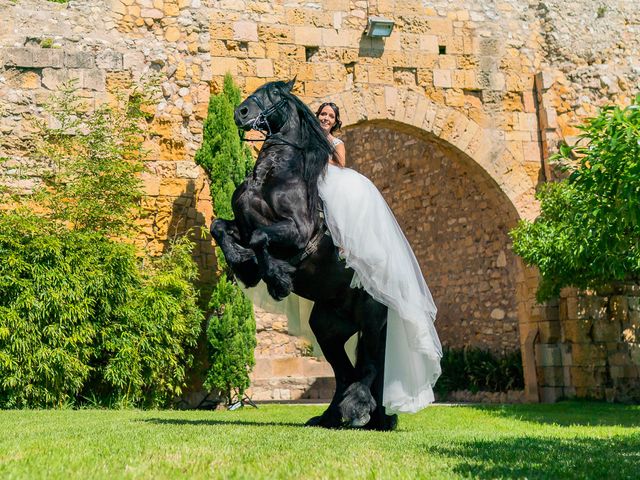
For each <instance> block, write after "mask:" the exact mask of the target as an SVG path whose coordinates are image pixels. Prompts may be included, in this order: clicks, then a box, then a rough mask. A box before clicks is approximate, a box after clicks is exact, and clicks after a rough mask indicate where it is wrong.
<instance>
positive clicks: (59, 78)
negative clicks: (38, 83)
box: [42, 68, 82, 90]
mask: <svg viewBox="0 0 640 480" xmlns="http://www.w3.org/2000/svg"><path fill="white" fill-rule="evenodd" d="M70 80H75V81H76V84H77V85H78V86H82V71H81V70H73V71H71V70H63V69H58V68H45V69H43V70H42V85H43V86H44V87H45V88H47V89H48V90H58V88H59V87H60V86H62V84H63V83H65V82H68V81H70Z"/></svg>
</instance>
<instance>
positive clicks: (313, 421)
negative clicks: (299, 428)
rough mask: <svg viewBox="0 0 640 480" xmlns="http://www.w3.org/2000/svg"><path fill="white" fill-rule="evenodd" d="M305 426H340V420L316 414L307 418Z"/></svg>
mask: <svg viewBox="0 0 640 480" xmlns="http://www.w3.org/2000/svg"><path fill="white" fill-rule="evenodd" d="M304 425H305V427H322V428H340V427H341V426H342V424H341V422H340V421H339V420H337V419H333V418H332V417H330V416H328V415H318V416H317V417H312V418H310V419H309V420H307V423H305V424H304Z"/></svg>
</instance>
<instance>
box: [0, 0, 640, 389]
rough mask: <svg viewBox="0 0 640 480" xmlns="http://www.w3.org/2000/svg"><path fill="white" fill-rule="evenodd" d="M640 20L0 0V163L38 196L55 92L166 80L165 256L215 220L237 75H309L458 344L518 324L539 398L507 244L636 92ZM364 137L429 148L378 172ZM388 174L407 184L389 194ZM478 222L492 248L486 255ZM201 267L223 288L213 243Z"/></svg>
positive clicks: (622, 15) (411, 4)
mask: <svg viewBox="0 0 640 480" xmlns="http://www.w3.org/2000/svg"><path fill="white" fill-rule="evenodd" d="M371 15H380V16H385V17H388V18H391V19H393V20H394V22H395V27H394V30H393V33H392V35H391V36H390V37H388V38H386V39H379V38H378V39H373V38H370V37H367V36H365V35H363V32H364V30H365V28H366V25H367V17H368V16H371ZM639 16H640V14H639V13H638V9H637V5H636V2H631V1H622V0H620V1H613V0H610V1H606V2H602V1H600V0H579V1H577V2H574V3H571V4H568V3H567V2H565V1H563V0H528V1H524V2H523V1H521V0H503V1H501V2H496V1H494V0H471V1H468V0H435V1H433V2H424V1H422V0H368V1H364V0H323V1H308V2H291V1H288V0H275V1H273V0H82V1H81V0H70V1H69V3H68V4H57V3H51V2H46V1H42V0H17V1H14V0H0V157H4V158H8V159H9V160H8V162H4V163H3V164H2V166H0V169H2V171H1V172H0V176H4V177H8V178H9V179H10V182H12V184H13V185H14V186H16V187H18V188H21V189H24V190H28V189H30V188H33V187H34V186H35V185H37V183H38V178H39V177H38V175H39V173H40V172H41V171H42V169H46V168H47V165H38V164H36V163H34V161H33V160H31V159H30V158H29V153H28V148H29V144H30V140H29V138H30V135H31V134H32V133H33V132H32V130H31V128H30V126H29V125H30V124H29V122H28V121H27V120H28V118H29V117H30V116H31V115H35V116H46V114H45V112H44V111H43V109H42V106H43V104H44V102H45V100H46V98H47V97H48V95H50V93H51V92H52V91H53V90H54V89H55V88H56V87H57V86H58V85H59V84H60V83H61V82H62V81H64V80H65V79H68V78H76V79H78V81H79V85H80V87H81V94H82V95H83V97H84V98H86V100H87V103H88V105H89V107H91V106H94V105H96V104H100V103H102V102H108V101H109V99H110V95H112V94H113V92H114V91H115V90H116V89H117V88H119V87H122V86H124V85H125V84H126V83H127V81H129V80H134V81H136V80H138V79H140V78H141V77H145V76H149V75H151V74H155V75H157V76H158V78H159V81H160V88H159V91H158V95H159V96H158V102H157V104H156V106H155V109H154V110H153V111H152V112H150V113H152V115H153V119H152V121H151V122H150V123H149V126H148V127H149V129H148V141H147V143H146V147H147V148H148V150H149V151H150V156H149V160H148V163H147V166H148V171H147V172H146V173H145V174H144V176H143V179H144V182H145V190H146V193H147V197H146V198H145V200H144V203H143V207H144V208H145V209H146V210H147V213H149V215H148V217H147V219H146V220H144V221H142V223H141V234H140V238H139V242H140V244H141V245H145V246H147V248H148V249H149V251H151V252H152V253H159V252H161V251H162V250H163V249H164V248H165V246H166V243H167V239H168V238H169V237H171V236H172V235H174V234H175V233H176V232H177V231H183V230H185V229H186V228H188V227H190V226H198V225H203V224H205V223H206V222H208V221H209V219H210V218H211V216H212V214H213V212H212V210H211V206H210V202H209V199H208V188H207V185H206V181H205V179H204V175H203V172H202V171H201V170H200V169H199V168H198V167H196V166H195V165H194V163H193V156H194V153H195V151H196V149H197V148H198V146H199V145H200V143H201V141H202V122H203V119H204V117H205V115H206V108H207V102H208V99H209V96H210V94H211V93H217V92H219V91H220V87H221V84H222V78H223V76H224V74H225V73H226V72H230V73H231V74H232V75H233V76H234V78H235V80H236V81H237V83H238V84H239V85H240V86H241V88H242V89H243V91H244V93H245V94H248V93H250V92H251V91H252V90H253V89H255V88H256V87H258V86H259V85H261V84H263V83H264V82H266V81H268V80H275V79H288V78H292V77H294V76H297V79H298V82H297V85H296V88H295V92H296V93H297V94H299V95H300V96H301V97H302V98H303V99H304V100H305V101H306V102H308V103H309V104H310V105H311V106H312V107H315V106H317V105H318V104H319V103H320V102H321V101H323V100H329V99H330V100H333V101H335V102H336V103H338V104H339V105H340V107H341V108H342V113H343V120H344V122H345V127H346V128H345V137H346V138H347V141H348V142H349V149H350V152H351V157H350V158H351V159H352V160H353V162H352V164H355V165H357V166H358V168H361V169H362V170H363V171H365V172H367V173H370V174H371V175H372V176H373V177H376V176H377V179H376V181H377V183H378V184H379V185H380V186H381V187H382V188H383V190H384V193H385V195H386V196H387V198H389V199H390V202H391V203H392V204H393V206H394V208H396V209H397V211H398V215H399V217H400V221H401V222H402V224H403V227H404V228H405V229H406V230H407V231H408V232H409V235H410V237H411V240H412V242H414V244H415V246H416V249H417V250H418V252H419V256H420V258H421V262H422V266H423V268H424V269H425V274H426V276H427V279H429V282H430V284H431V285H432V287H433V288H434V291H436V292H438V293H437V297H439V304H440V306H441V312H443V314H446V315H447V317H446V318H447V319H449V320H447V322H442V323H443V324H448V322H451V330H450V332H446V333H445V331H446V330H447V328H448V327H445V326H444V325H443V327H442V328H443V329H444V331H443V333H444V334H445V337H446V338H447V339H448V340H447V341H451V342H453V338H454V337H456V336H458V337H459V338H458V340H459V341H460V342H461V343H464V342H466V341H469V342H471V343H473V344H476V342H477V343H485V344H487V345H493V346H495V347H506V346H509V345H511V346H512V347H515V346H516V345H517V338H518V335H517V334H516V333H515V331H514V330H513V325H514V318H515V316H514V312H517V318H518V324H519V338H520V344H521V346H522V347H523V352H524V354H525V355H524V357H525V369H526V371H527V372H528V373H527V378H528V379H529V380H528V381H527V383H528V388H529V391H530V392H533V390H534V387H535V358H534V356H532V355H533V353H532V352H533V350H532V348H533V344H534V339H535V335H536V332H537V328H538V327H537V325H538V323H539V321H540V320H541V316H540V312H539V309H538V308H537V307H536V306H535V299H534V298H533V292H534V291H535V287H536V283H537V277H536V273H535V271H532V270H528V269H524V268H521V267H519V266H518V262H517V260H515V259H514V258H513V256H512V255H511V254H510V253H509V252H510V250H509V241H508V238H507V237H506V235H505V232H506V230H507V229H508V228H509V227H511V226H512V225H513V224H514V222H515V221H516V220H517V219H518V218H533V217H535V215H536V214H537V213H538V205H537V203H536V201H535V199H534V192H535V188H536V187H537V185H539V183H540V182H541V181H544V180H548V179H549V178H551V169H550V167H549V165H548V162H547V159H548V157H549V154H550V153H553V151H555V148H556V147H557V144H558V142H560V141H563V140H566V141H574V140H575V135H576V133H577V130H576V128H575V127H576V125H577V124H578V123H579V122H580V120H581V119H583V118H584V117H585V116H588V115H591V114H593V113H594V112H595V108H596V107H597V106H598V105H601V104H603V103H604V102H611V101H616V102H620V103H624V102H626V101H628V98H629V97H630V95H632V94H634V93H636V92H637V89H638V76H639V74H640V71H639V70H638V65H639V64H640V62H639V58H638V56H639V55H640V53H639V52H640V35H638V29H639V25H640V18H639ZM48 47H52V48H48ZM389 125H392V127H389ZM389 130H390V131H392V133H389V132H388V131H389ZM351 132H353V134H352V133H351ZM360 134H362V135H367V136H368V137H367V138H370V139H374V138H375V137H377V136H378V135H381V136H382V135H388V137H387V138H388V141H389V142H391V143H390V144H389V145H391V146H392V149H396V150H397V151H399V152H402V153H404V150H405V149H406V150H407V151H409V152H410V153H411V155H409V157H406V156H404V157H405V158H408V159H407V160H403V161H400V160H395V159H393V161H392V160H391V159H390V157H389V156H388V155H386V160H384V161H382V160H380V161H373V162H372V161H371V159H372V158H374V157H376V155H377V154H378V152H377V151H375V150H373V149H372V147H371V145H373V144H374V142H373V141H371V142H368V143H365V142H360V143H358V142H359V141H358V140H357V138H356V137H357V136H358V135H360ZM414 141H415V143H411V142H414ZM409 144H410V145H409ZM394 155H395V154H394ZM398 156H399V157H403V155H398ZM427 157H428V158H427ZM420 159H423V160H424V163H420V162H421V161H423V160H420ZM425 159H427V160H429V159H430V160H429V161H426V160H425ZM435 159H439V160H438V168H435V169H434V168H433V166H434V165H435V163H433V162H435V161H436V160H435ZM376 162H377V163H376ZM403 162H404V163H403ZM377 164H380V165H382V167H383V170H384V172H385V173H386V174H388V177H389V178H393V179H394V180H397V182H401V183H396V184H391V182H386V183H385V182H384V180H385V177H386V175H383V174H381V173H380V172H379V171H376V170H375V168H378V167H377V166H376V165H377ZM396 169H397V170H396ZM410 169H414V170H415V171H420V172H421V173H420V174H419V176H420V179H421V180H422V179H424V182H425V183H424V184H423V183H422V182H415V181H412V180H411V179H412V178H413V179H415V177H416V174H415V173H413V174H412V173H411V171H410ZM427 181H429V182H437V183H438V185H437V187H439V190H438V189H437V188H436V186H434V185H433V184H432V183H431V184H427V183H426V182H427ZM414 186H415V188H413V187H414ZM430 191H431V192H434V193H432V194H430ZM436 191H437V192H441V193H438V195H437V197H436V196H435V192H436ZM405 198H406V202H405V201H404V200H401V199H405ZM421 204H422V205H421ZM404 205H407V207H406V209H405V210H403V208H405V207H403V206H404ZM474 205H478V208H477V209H476V208H473V206H474ZM483 205H486V206H483ZM455 207H459V208H458V209H456V208H455ZM431 208H433V209H434V211H431V210H430V209H431ZM416 209H418V210H416ZM430 217H436V218H437V217H440V218H445V219H446V222H445V223H444V224H442V223H438V221H437V220H434V221H431V220H429V222H427V223H425V222H424V221H423V219H424V218H430ZM461 219H464V220H461ZM449 222H450V223H449ZM467 228H473V230H474V232H476V233H478V234H479V232H482V237H481V238H480V240H479V241H476V238H475V237H473V236H471V237H472V238H471V244H469V243H468V242H469V241H470V240H469V238H468V237H469V236H468V235H467V234H466V229H467ZM427 229H429V230H428V231H427ZM485 237H488V238H485ZM442 246H447V247H449V251H450V254H449V255H448V254H447V253H446V252H445V253H443V249H442V248H439V247H442ZM473 249H476V250H475V253H473V252H474V250H473ZM436 254H437V255H443V256H441V257H437V256H436ZM503 254H504V255H503ZM196 255H197V257H198V260H199V263H200V265H201V275H202V279H203V281H209V280H210V279H211V272H212V271H213V269H214V261H215V260H214V257H213V255H212V249H211V244H210V241H209V240H203V241H200V242H199V244H198V249H197V252H196ZM430 255H433V257H432V258H430ZM474 255H475V256H476V257H486V258H483V259H479V258H476V257H474ZM450 259H454V260H453V264H452V265H449V264H448V262H449V261H450ZM430 262H431V263H430ZM438 262H440V266H436V265H435V264H436V263H438ZM466 263H469V265H473V267H467V266H466ZM473 268H475V269H476V270H475V274H473V275H472V274H470V272H471V273H472V272H473ZM431 272H435V275H433V274H431ZM498 275H499V277H498ZM483 277H484V278H483ZM483 282H488V284H489V285H488V286H489V290H487V286H486V284H485V283H483ZM509 289H511V291H512V294H511V295H509V294H508V290H509ZM514 302H515V307H514ZM487 315H488V316H487ZM465 322H469V323H465ZM454 326H455V327H460V328H459V330H460V331H459V332H456V331H455V329H454ZM467 326H469V329H466V328H465V327H467ZM449 339H451V340H449ZM527 349H528V350H527ZM532 382H533V383H532Z"/></svg>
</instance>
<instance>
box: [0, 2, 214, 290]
mask: <svg viewBox="0 0 640 480" xmlns="http://www.w3.org/2000/svg"><path fill="white" fill-rule="evenodd" d="M125 3H126V4H127V5H128V6H127V7H125V5H124V4H125ZM155 3H156V4H157V5H158V6H160V5H161V8H160V10H157V9H153V8H152V7H153V4H152V2H151V1H141V2H139V4H140V14H141V15H144V17H141V18H143V20H144V21H143V22H142V24H141V25H139V26H138V27H137V28H136V29H135V31H133V30H132V29H127V28H125V25H124V24H123V23H122V22H121V21H120V20H121V17H122V15H121V12H122V9H123V8H128V9H131V10H132V11H135V8H136V7H135V5H134V2H133V1H130V0H126V1H125V2H124V3H121V2H117V1H113V2H112V1H111V0H83V1H74V0H71V1H70V2H69V3H68V4H58V3H52V2H47V1H41V0H21V1H19V2H12V1H8V0H0V133H1V135H0V157H3V158H6V159H8V160H7V161H5V162H3V163H2V164H0V177H3V178H4V182H5V183H8V184H10V185H11V186H13V187H17V188H18V189H22V190H25V191H28V190H30V189H32V188H34V187H35V186H37V185H38V184H39V181H40V180H39V178H40V175H41V174H42V172H43V171H44V170H46V169H47V168H48V165H46V164H37V163H36V162H35V161H34V160H32V159H30V158H29V150H30V146H31V141H30V138H31V135H32V133H33V128H32V123H31V118H32V117H44V118H45V119H46V118H47V114H46V112H45V111H44V108H43V107H44V104H45V103H46V102H47V100H48V99H49V98H50V96H51V94H52V93H53V92H55V91H56V90H57V89H58V88H59V86H60V85H62V83H64V82H67V81H69V80H70V79H73V80H75V81H76V85H77V87H78V94H79V95H80V96H81V97H82V98H83V99H84V101H85V103H86V106H87V108H94V107H95V106H97V105H100V104H102V103H108V102H110V101H112V99H113V95H114V94H115V93H116V92H117V91H122V90H126V89H127V87H128V85H129V84H130V83H131V82H137V81H140V80H141V79H151V78H152V77H153V76H155V77H157V78H158V79H159V83H160V85H159V87H158V88H157V104H156V105H155V106H154V107H153V109H152V111H151V112H149V113H151V114H152V121H150V122H149V125H148V126H147V141H146V142H145V148H146V149H147V150H148V151H149V155H148V161H147V162H146V167H147V168H146V171H145V172H144V173H143V175H142V179H143V182H144V190H145V193H146V196H145V198H144V200H143V203H142V207H143V210H144V213H145V216H144V219H142V220H141V221H140V234H139V237H138V239H137V240H138V243H139V245H140V246H143V247H145V248H146V249H147V251H148V252H150V253H151V254H158V253H160V252H162V251H163V250H164V249H165V248H166V246H167V240H168V239H170V238H171V237H173V236H174V235H176V234H180V233H182V232H185V231H186V230H187V229H189V228H191V227H197V226H201V225H204V224H205V222H208V221H209V220H210V218H211V216H212V211H211V205H210V199H209V191H208V185H207V183H206V180H205V177H204V175H203V172H202V171H201V170H200V168H199V167H197V166H196V165H195V164H194V163H193V156H194V154H195V151H196V150H197V148H198V146H199V145H200V143H201V142H202V121H203V119H204V117H205V115H206V107H207V103H208V100H209V95H210V82H211V69H210V60H209V55H208V53H207V52H208V48H209V37H208V35H209V34H208V20H207V17H206V15H205V16H204V17H200V16H199V15H198V14H197V12H198V9H199V8H200V4H199V2H191V1H184V0H181V1H180V2H178V1H175V2H172V1H169V0H167V1H166V2H155ZM144 7H149V8H148V9H145V8H144ZM138 23H139V22H138ZM175 31H177V32H178V33H179V38H178V39H176V38H175ZM194 239H195V240H196V250H195V256H196V258H197V260H198V263H199V265H200V267H201V268H200V276H201V280H202V281H203V282H207V281H209V280H210V279H211V275H212V272H213V270H214V265H215V260H214V255H213V248H212V246H211V242H210V240H208V239H205V240H201V239H200V236H199V235H194Z"/></svg>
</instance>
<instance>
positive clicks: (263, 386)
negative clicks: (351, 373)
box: [247, 308, 335, 402]
mask: <svg viewBox="0 0 640 480" xmlns="http://www.w3.org/2000/svg"><path fill="white" fill-rule="evenodd" d="M256 329H257V346H256V350H255V358H256V365H255V367H254V369H253V371H252V372H251V388H249V390H248V391H247V395H248V396H249V397H250V398H251V399H252V400H254V401H302V400H310V401H315V402H318V401H328V400H330V399H331V397H333V392H334V390H335V380H334V378H333V371H332V370H331V366H330V365H329V364H328V363H327V362H326V360H324V359H319V358H316V357H313V356H311V353H312V345H311V344H310V343H309V342H307V341H306V340H304V339H302V338H298V337H294V336H291V335H289V332H288V329H287V317H286V316H284V315H275V314H271V313H268V312H265V311H264V310H261V309H259V308H256Z"/></svg>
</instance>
